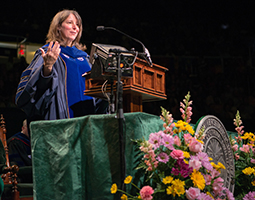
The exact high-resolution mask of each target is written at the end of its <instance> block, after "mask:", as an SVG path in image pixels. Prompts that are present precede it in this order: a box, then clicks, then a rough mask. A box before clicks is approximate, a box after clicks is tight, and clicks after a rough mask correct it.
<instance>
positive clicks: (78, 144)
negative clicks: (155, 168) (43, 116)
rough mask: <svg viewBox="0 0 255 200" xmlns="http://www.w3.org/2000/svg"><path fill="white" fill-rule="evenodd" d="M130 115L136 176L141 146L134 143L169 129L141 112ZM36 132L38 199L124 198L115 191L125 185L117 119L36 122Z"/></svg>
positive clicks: (129, 151) (127, 131)
mask: <svg viewBox="0 0 255 200" xmlns="http://www.w3.org/2000/svg"><path fill="white" fill-rule="evenodd" d="M124 116H125V118H124V119H125V121H124V128H123V130H124V139H125V142H124V143H125V160H126V175H132V176H135V173H136V170H134V168H135V167H136V166H137V157H136V156H137V155H136V154H137V152H136V148H137V147H136V145H135V144H134V143H133V142H132V141H131V139H142V138H143V137H144V138H145V139H148V136H149V134H150V133H152V132H158V131H159V130H162V129H163V126H162V125H163V121H162V120H160V118H159V116H155V115H151V114H147V113H141V112H137V113H125V114H124ZM30 128H31V145H32V161H33V179H34V199H37V200H47V199H49V200H52V199H54V200H56V199H65V200H66V199H68V200H79V199H86V200H102V199H104V200H108V199H109V200H110V199H120V198H119V196H118V195H112V194H111V193H110V188H111V185H112V183H117V185H118V186H120V185H121V182H122V180H121V175H120V174H121V166H120V143H119V126H118V119H117V118H116V117H115V115H89V116H84V117H79V118H73V119H64V120H52V121H36V122H32V123H31V125H30ZM127 190H129V188H127Z"/></svg>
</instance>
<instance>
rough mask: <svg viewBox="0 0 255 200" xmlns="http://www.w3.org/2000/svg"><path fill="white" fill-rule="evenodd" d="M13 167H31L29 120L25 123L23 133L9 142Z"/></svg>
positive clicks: (14, 136)
mask: <svg viewBox="0 0 255 200" xmlns="http://www.w3.org/2000/svg"><path fill="white" fill-rule="evenodd" d="M7 144H8V149H9V160H10V164H11V165H18V166H19V167H24V166H31V165H32V161H31V145H30V138H29V135H28V128H27V120H26V119H25V120H24V121H23V125H22V128H21V131H20V132H18V133H16V134H15V135H13V136H12V137H11V138H9V139H8V141H7Z"/></svg>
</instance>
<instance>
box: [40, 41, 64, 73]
mask: <svg viewBox="0 0 255 200" xmlns="http://www.w3.org/2000/svg"><path fill="white" fill-rule="evenodd" d="M40 50H41V52H42V57H43V60H44V63H43V75H44V76H48V75H50V74H51V71H52V67H53V65H54V63H55V62H56V61H57V58H58V56H59V54H60V44H59V43H58V42H54V43H53V42H50V44H49V46H48V50H47V52H46V53H45V51H44V50H43V49H42V48H40Z"/></svg>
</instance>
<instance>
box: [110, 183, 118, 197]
mask: <svg viewBox="0 0 255 200" xmlns="http://www.w3.org/2000/svg"><path fill="white" fill-rule="evenodd" d="M117 190H118V187H117V184H116V183H114V184H112V187H111V193H112V194H115V193H116V192H117Z"/></svg>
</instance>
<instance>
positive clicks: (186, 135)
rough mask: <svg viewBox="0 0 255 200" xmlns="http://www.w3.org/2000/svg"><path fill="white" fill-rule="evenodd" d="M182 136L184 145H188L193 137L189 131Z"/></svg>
mask: <svg viewBox="0 0 255 200" xmlns="http://www.w3.org/2000/svg"><path fill="white" fill-rule="evenodd" d="M183 138H184V141H185V144H186V145H188V144H189V143H190V142H191V141H192V139H193V137H192V136H191V135H190V134H189V133H186V134H184V135H183Z"/></svg>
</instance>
